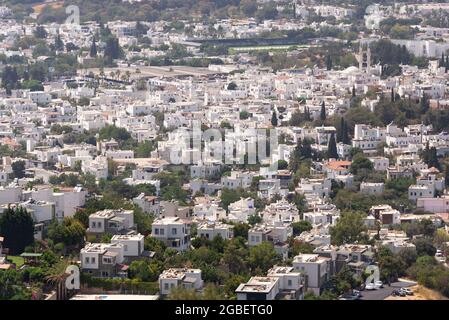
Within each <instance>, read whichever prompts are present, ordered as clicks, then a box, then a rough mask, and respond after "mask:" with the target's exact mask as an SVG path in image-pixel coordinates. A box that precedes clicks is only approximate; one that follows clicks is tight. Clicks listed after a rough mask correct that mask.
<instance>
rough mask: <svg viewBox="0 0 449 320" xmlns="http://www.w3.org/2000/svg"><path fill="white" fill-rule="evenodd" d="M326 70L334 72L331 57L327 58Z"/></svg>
mask: <svg viewBox="0 0 449 320" xmlns="http://www.w3.org/2000/svg"><path fill="white" fill-rule="evenodd" d="M326 70H328V71H329V70H332V58H331V56H330V55H327V56H326Z"/></svg>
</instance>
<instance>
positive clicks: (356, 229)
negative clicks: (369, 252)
mask: <svg viewBox="0 0 449 320" xmlns="http://www.w3.org/2000/svg"><path fill="white" fill-rule="evenodd" d="M366 230H367V228H366V226H365V224H364V223H363V213H361V212H357V211H345V212H343V213H342V214H341V216H340V219H338V221H337V224H336V225H335V226H333V227H331V228H330V235H331V240H332V243H333V244H336V245H342V244H345V243H357V242H358V241H360V240H362V239H364V238H363V235H362V233H363V232H365V231H366Z"/></svg>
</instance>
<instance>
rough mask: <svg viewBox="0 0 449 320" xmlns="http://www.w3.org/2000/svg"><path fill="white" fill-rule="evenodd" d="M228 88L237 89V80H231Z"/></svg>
mask: <svg viewBox="0 0 449 320" xmlns="http://www.w3.org/2000/svg"><path fill="white" fill-rule="evenodd" d="M227 89H228V90H237V84H236V83H235V82H230V83H229V84H228V87H227Z"/></svg>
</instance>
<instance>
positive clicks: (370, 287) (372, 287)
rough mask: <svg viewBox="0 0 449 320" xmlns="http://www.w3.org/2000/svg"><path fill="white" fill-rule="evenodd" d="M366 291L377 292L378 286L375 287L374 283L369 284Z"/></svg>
mask: <svg viewBox="0 0 449 320" xmlns="http://www.w3.org/2000/svg"><path fill="white" fill-rule="evenodd" d="M365 290H376V286H375V285H374V283H372V282H371V283H368V284H367V285H366V286H365Z"/></svg>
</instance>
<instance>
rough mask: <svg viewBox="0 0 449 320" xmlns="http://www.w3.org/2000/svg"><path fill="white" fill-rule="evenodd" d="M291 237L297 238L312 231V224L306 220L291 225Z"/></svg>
mask: <svg viewBox="0 0 449 320" xmlns="http://www.w3.org/2000/svg"><path fill="white" fill-rule="evenodd" d="M292 228H293V236H299V235H300V234H301V233H303V232H304V231H309V230H312V224H311V223H310V222H309V221H307V220H301V221H298V222H293V223H292Z"/></svg>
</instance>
